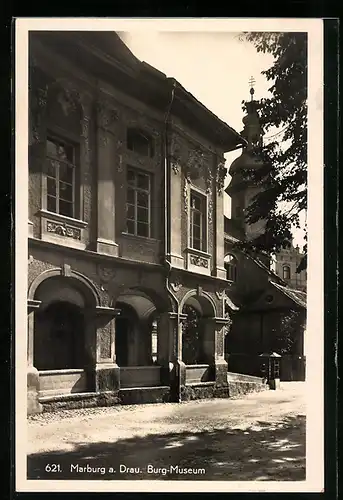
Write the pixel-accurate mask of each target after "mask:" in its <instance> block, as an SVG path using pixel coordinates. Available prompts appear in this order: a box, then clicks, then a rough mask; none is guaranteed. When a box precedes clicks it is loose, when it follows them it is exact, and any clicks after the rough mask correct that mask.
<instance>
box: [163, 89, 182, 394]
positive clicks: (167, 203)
mask: <svg viewBox="0 0 343 500" xmlns="http://www.w3.org/2000/svg"><path fill="white" fill-rule="evenodd" d="M175 88H176V81H175V80H174V81H173V87H172V91H171V96H170V102H169V105H168V108H167V112H166V115H165V119H164V151H163V157H164V158H163V160H164V200H165V203H164V265H165V267H166V270H167V276H166V288H167V291H168V293H169V294H170V296H171V297H172V298H173V299H174V300H175V303H176V305H177V311H176V313H177V335H178V334H179V332H178V329H179V321H180V311H179V304H178V300H177V298H176V296H175V294H174V293H173V291H172V289H171V287H170V283H169V275H170V271H171V269H172V265H171V262H170V261H169V260H168V257H167V255H168V252H169V242H170V238H169V231H170V229H171V227H170V223H169V217H170V190H169V177H170V175H169V173H170V172H169V171H170V168H169V167H170V162H169V151H168V125H169V117H170V111H171V108H172V105H173V102H174V97H175ZM174 369H175V370H177V369H178V365H177V363H176V365H175V366H174ZM177 392H178V402H179V403H180V402H181V378H180V376H178V391H177Z"/></svg>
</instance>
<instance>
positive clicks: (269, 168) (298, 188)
mask: <svg viewBox="0 0 343 500" xmlns="http://www.w3.org/2000/svg"><path fill="white" fill-rule="evenodd" d="M242 38H243V39H245V40H247V41H249V42H251V43H253V44H254V45H255V47H256V50H257V52H263V53H266V52H268V53H270V54H272V55H273V57H274V62H273V65H272V66H271V67H270V68H269V69H267V70H265V71H262V74H263V75H264V76H265V77H266V78H267V80H268V81H270V82H271V83H272V85H271V87H270V88H269V91H270V93H271V94H272V97H270V98H264V99H261V100H260V101H256V106H257V109H258V113H259V116H260V124H261V128H262V134H263V135H264V136H266V134H267V132H268V131H269V130H270V129H272V128H274V127H276V129H277V133H276V134H273V136H271V137H269V139H267V138H265V139H264V141H263V145H262V148H261V149H260V150H259V151H258V152H257V151H256V153H258V154H259V156H261V157H262V160H263V161H264V167H263V168H261V169H260V170H259V171H257V172H254V173H253V175H254V176H255V179H254V180H255V182H257V183H259V184H260V185H261V186H263V189H262V190H261V192H260V193H259V194H258V195H256V196H255V198H254V199H253V203H252V204H251V205H250V207H249V209H248V210H247V214H246V217H247V221H248V222H249V223H254V222H257V221H259V220H262V219H264V220H265V221H266V225H265V233H264V234H263V235H261V236H260V237H258V238H256V240H254V241H253V242H252V244H253V246H255V248H258V249H263V250H266V251H268V252H275V251H278V250H280V248H282V247H285V246H287V242H289V241H290V239H291V237H292V233H291V229H292V226H295V227H297V228H300V219H299V214H300V213H301V212H302V211H304V210H306V208H307V34H306V33H282V32H278V33H274V32H268V33H255V32H248V33H244V34H243V35H242ZM242 104H243V110H247V106H249V104H248V102H244V101H243V103H242ZM250 174H251V173H249V175H250ZM285 206H286V208H285ZM305 241H306V236H305ZM304 251H305V252H306V245H305V247H304ZM304 262H305V261H304ZM302 265H304V263H303V264H302Z"/></svg>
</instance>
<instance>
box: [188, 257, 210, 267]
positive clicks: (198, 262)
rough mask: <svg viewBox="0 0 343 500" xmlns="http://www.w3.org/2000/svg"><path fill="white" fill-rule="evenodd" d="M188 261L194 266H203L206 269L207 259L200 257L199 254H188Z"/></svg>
mask: <svg viewBox="0 0 343 500" xmlns="http://www.w3.org/2000/svg"><path fill="white" fill-rule="evenodd" d="M189 260H190V263H191V264H193V265H194V266H199V267H205V268H206V269H208V259H206V258H205V257H200V256H199V255H190V256H189Z"/></svg>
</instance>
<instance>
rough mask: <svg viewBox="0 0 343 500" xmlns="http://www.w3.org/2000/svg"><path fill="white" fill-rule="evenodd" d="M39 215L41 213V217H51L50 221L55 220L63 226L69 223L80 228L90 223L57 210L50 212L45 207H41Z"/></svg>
mask: <svg viewBox="0 0 343 500" xmlns="http://www.w3.org/2000/svg"><path fill="white" fill-rule="evenodd" d="M38 215H40V217H42V218H46V219H50V222H51V220H53V221H55V222H57V223H58V224H60V225H62V226H63V225H65V224H67V225H68V226H69V225H70V226H72V227H78V228H85V227H87V226H88V223H87V222H85V221H84V220H80V219H74V218H73V217H68V216H67V215H61V214H57V213H55V212H49V211H48V210H45V209H44V208H41V209H40V210H39V212H38Z"/></svg>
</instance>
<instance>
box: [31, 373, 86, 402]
mask: <svg viewBox="0 0 343 500" xmlns="http://www.w3.org/2000/svg"><path fill="white" fill-rule="evenodd" d="M85 391H87V377H86V372H85V371H84V370H82V369H75V370H74V369H71V370H44V371H40V372H39V395H40V396H54V395H58V394H71V393H80V392H85Z"/></svg>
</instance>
